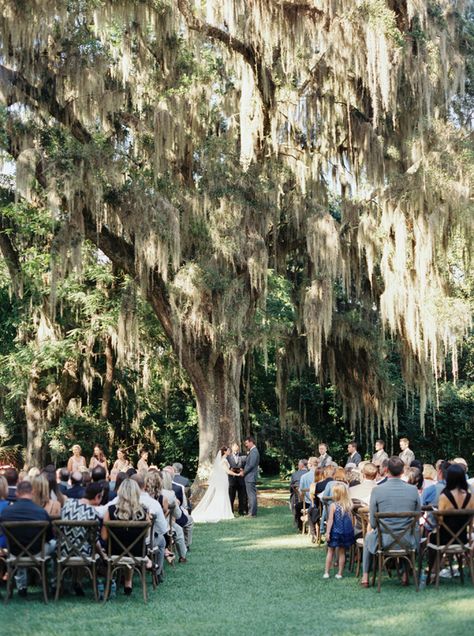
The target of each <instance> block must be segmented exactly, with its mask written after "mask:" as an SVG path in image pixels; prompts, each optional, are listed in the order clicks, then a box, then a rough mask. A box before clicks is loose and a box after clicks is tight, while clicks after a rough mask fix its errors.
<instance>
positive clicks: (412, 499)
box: [361, 457, 421, 587]
mask: <svg viewBox="0 0 474 636" xmlns="http://www.w3.org/2000/svg"><path fill="white" fill-rule="evenodd" d="M403 468H404V463H403V460H402V459H401V458H400V457H391V458H390V459H389V460H388V479H387V481H386V482H385V483H384V484H382V485H381V486H377V488H374V489H373V491H372V495H371V497H370V506H369V521H370V526H371V528H374V529H373V530H371V531H370V532H368V533H367V534H366V537H365V541H364V551H363V555H362V580H361V585H362V587H369V570H370V562H371V557H372V555H373V554H375V553H376V551H377V545H378V534H377V529H376V521H375V513H376V512H382V513H383V512H420V510H421V504H420V497H419V495H418V491H417V489H416V488H415V486H410V485H409V484H407V483H405V482H404V481H402V479H401V476H402V474H403ZM411 521H412V520H411V518H409V517H394V518H393V519H385V522H384V523H385V524H386V525H387V527H388V528H391V529H392V530H393V532H394V533H396V534H400V533H401V532H403V531H404V529H405V528H406V530H407V532H408V529H409V528H410V527H411ZM405 540H406V543H407V545H412V547H416V541H417V537H415V536H413V535H407V536H406V537H405ZM390 541H393V537H390V536H389V535H388V536H387V537H386V536H385V534H384V543H385V544H386V543H387V542H388V543H390ZM403 582H404V583H405V584H406V583H407V582H408V575H407V573H406V572H405V574H404V579H403Z"/></svg>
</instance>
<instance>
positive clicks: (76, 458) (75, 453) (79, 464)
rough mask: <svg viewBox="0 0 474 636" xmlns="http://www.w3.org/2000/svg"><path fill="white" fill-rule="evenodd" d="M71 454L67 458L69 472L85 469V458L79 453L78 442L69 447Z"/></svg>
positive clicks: (80, 450) (80, 449)
mask: <svg viewBox="0 0 474 636" xmlns="http://www.w3.org/2000/svg"><path fill="white" fill-rule="evenodd" d="M71 450H72V455H71V457H70V458H69V460H68V463H67V469H68V471H69V472H70V473H74V472H76V471H80V472H82V471H83V470H86V469H87V462H86V458H85V457H83V456H82V455H81V452H82V448H81V447H80V446H79V444H74V446H73V447H72V448H71Z"/></svg>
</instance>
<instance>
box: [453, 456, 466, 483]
mask: <svg viewBox="0 0 474 636" xmlns="http://www.w3.org/2000/svg"><path fill="white" fill-rule="evenodd" d="M451 464H458V465H459V466H461V467H462V469H463V470H464V472H465V474H466V479H467V478H468V475H467V470H468V465H467V461H466V460H465V459H463V458H462V457H455V458H454V459H453V460H451Z"/></svg>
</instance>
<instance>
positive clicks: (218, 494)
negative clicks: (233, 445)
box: [192, 446, 235, 523]
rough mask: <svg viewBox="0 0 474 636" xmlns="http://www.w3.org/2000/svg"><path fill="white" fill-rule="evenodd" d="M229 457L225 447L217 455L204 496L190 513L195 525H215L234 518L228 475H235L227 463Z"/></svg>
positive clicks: (228, 449)
mask: <svg viewBox="0 0 474 636" xmlns="http://www.w3.org/2000/svg"><path fill="white" fill-rule="evenodd" d="M229 455H230V448H227V447H226V446H223V447H222V448H221V449H220V451H219V452H218V453H217V457H216V459H215V460H214V466H213V468H212V471H211V474H210V476H209V485H208V488H207V491H206V494H205V495H204V497H203V498H202V499H201V501H200V502H199V504H198V505H197V506H196V508H194V510H193V513H192V516H193V519H194V521H195V522H196V523H215V522H217V521H223V520H225V519H233V518H234V513H233V512H232V506H231V505H230V499H229V475H235V473H234V472H232V470H231V469H230V466H229V462H228V461H227V457H228V456H229Z"/></svg>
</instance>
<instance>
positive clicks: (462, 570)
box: [456, 554, 464, 585]
mask: <svg viewBox="0 0 474 636" xmlns="http://www.w3.org/2000/svg"><path fill="white" fill-rule="evenodd" d="M463 556H464V555H463V554H460V555H459V556H458V557H457V559H456V560H457V562H458V568H459V575H460V577H461V585H464V569H463V567H462V561H463Z"/></svg>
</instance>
